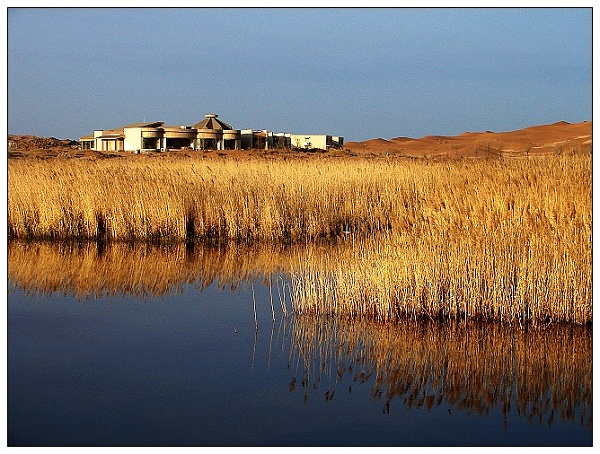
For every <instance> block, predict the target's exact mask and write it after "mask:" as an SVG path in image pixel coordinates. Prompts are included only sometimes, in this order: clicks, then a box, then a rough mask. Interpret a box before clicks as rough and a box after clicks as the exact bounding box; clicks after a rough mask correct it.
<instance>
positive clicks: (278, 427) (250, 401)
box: [8, 248, 592, 446]
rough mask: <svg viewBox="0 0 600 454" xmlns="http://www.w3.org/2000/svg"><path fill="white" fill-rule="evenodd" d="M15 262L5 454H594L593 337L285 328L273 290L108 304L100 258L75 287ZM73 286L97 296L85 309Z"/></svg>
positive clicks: (169, 293)
mask: <svg viewBox="0 0 600 454" xmlns="http://www.w3.org/2000/svg"><path fill="white" fill-rule="evenodd" d="M17 252H18V254H17ZM17 252H15V250H13V251H12V256H11V251H10V250H9V283H8V445H9V446H278V445H280V446H304V445H312V446H329V445H334V446H363V445H368V446H377V445H386V446H440V445H442V446H591V445H592V367H591V343H592V341H591V338H592V336H591V330H590V329H587V330H585V329H575V328H573V327H570V328H559V327H556V328H553V329H551V330H549V329H546V330H530V331H529V332H524V331H523V330H518V329H506V328H502V329H499V328H493V327H480V326H465V325H456V324H442V325H440V324H436V323H417V322H407V323H404V324H399V325H393V326H391V325H385V326H382V325H377V324H372V323H368V322H362V323H361V322H356V321H354V322H352V321H343V320H326V319H311V318H309V317H304V318H298V317H292V316H290V315H288V316H287V317H284V316H283V314H282V308H281V304H280V299H279V294H278V290H281V289H280V287H279V286H271V287H269V286H267V285H265V284H264V283H263V279H259V278H254V279H247V280H242V281H241V282H236V283H228V284H223V282H222V281H221V282H219V279H217V278H215V279H213V278H212V277H216V276H217V275H218V273H216V274H211V276H212V277H211V279H209V280H207V279H206V275H203V277H202V279H200V278H199V279H198V280H196V281H194V279H190V278H186V279H184V281H183V282H179V283H177V284H176V285H175V288H171V289H167V290H166V291H164V292H157V291H156V288H155V291H139V290H140V288H146V290H147V289H148V288H152V285H153V284H152V283H153V282H154V283H155V282H156V279H157V278H156V277H148V280H147V281H145V282H146V283H145V284H144V285H141V284H140V282H144V278H139V279H138V278H135V279H137V280H135V282H133V283H132V282H129V283H128V284H127V285H126V286H129V287H128V288H130V291H124V290H123V288H120V289H119V290H118V291H116V292H115V291H114V283H111V280H110V276H109V274H103V273H106V272H105V271H103V269H104V268H103V266H104V265H106V263H104V265H103V264H102V263H101V262H100V261H101V260H106V257H105V256H104V259H103V258H101V257H100V256H94V257H95V258H94V259H93V260H91V262H90V263H92V265H93V266H91V267H90V269H91V270H94V269H95V270H96V272H95V273H93V272H92V274H90V277H88V278H87V279H84V276H82V275H77V276H79V277H77V276H76V275H75V274H70V273H75V271H74V270H66V269H60V270H57V267H56V266H50V264H52V263H53V262H52V260H55V259H56V258H55V257H51V255H52V254H49V253H48V252H47V251H45V250H40V249H33V250H32V249H30V248H25V249H23V250H19V251H17ZM72 254H77V257H80V256H81V254H82V252H81V251H79V252H73V251H69V252H65V251H61V252H60V254H59V255H60V257H59V258H60V259H61V260H68V261H70V263H74V262H75V261H76V260H75V257H76V256H75V255H72ZM161 257H162V258H161ZM213 258H214V257H213ZM163 259H164V256H158V257H156V256H153V255H152V254H149V253H145V255H144V258H143V259H140V260H132V261H131V263H138V262H139V263H142V262H143V261H144V260H148V261H147V262H145V263H150V262H151V263H161V260H163ZM44 260H45V261H46V262H45V263H46V265H45V266H44V267H42V266H41V265H39V264H40V262H44ZM209 262H210V260H209ZM128 263H129V262H128ZM220 263H221V264H223V262H222V261H221V262H220ZM19 264H22V265H19ZM111 264H112V265H115V263H114V262H111ZM120 266H121V268H120V272H121V273H122V274H126V275H128V276H134V275H135V276H149V275H150V273H149V269H136V268H135V267H136V266H137V265H131V266H132V267H130V265H127V266H125V265H123V264H122V263H121V265H120ZM166 266H167V265H164V267H165V268H163V269H166ZM42 268H43V269H48V276H45V277H44V276H42V275H43V271H42ZM83 268H85V266H84V264H83V262H82V263H80V264H78V265H77V269H79V270H81V269H83ZM107 268H111V267H110V266H108V267H107ZM160 268H161V267H160V266H159V269H160ZM25 269H27V272H25V271H24V270H25ZM224 269H225V268H221V272H222V273H223V270H224ZM138 272H139V273H140V274H136V273H138ZM61 274H62V276H63V277H61V276H60V275H61ZM57 275H58V277H56V276H57ZM163 275H164V273H163ZM27 276H30V277H27ZM65 276H68V279H67V278H65ZM91 276H93V277H91ZM53 279H58V281H61V279H62V281H61V282H63V285H62V286H61V285H59V284H56V282H54V281H53ZM77 279H80V280H81V282H91V281H92V280H93V279H96V280H99V282H105V285H106V287H107V288H105V289H104V290H105V292H104V293H103V292H99V291H98V290H99V288H101V287H102V285H100V284H98V283H97V282H96V281H94V284H93V286H94V291H93V292H91V294H89V295H88V296H87V297H86V296H85V292H83V291H79V290H78V289H77V286H75V285H74V284H73V283H74V282H75V281H77ZM228 279H229V278H228ZM225 280H226V281H227V279H225ZM50 281H52V282H50ZM200 281H202V282H200ZM209 281H210V282H209ZM278 282H279V281H278ZM81 285H83V284H79V286H80V287H81ZM89 285H92V284H89ZM232 286H233V287H234V288H233V289H231V287H232ZM167 287H168V286H167ZM111 288H112V292H111ZM162 288H165V287H164V286H163V287H162ZM132 289H133V290H132ZM88 290H89V289H88ZM281 291H283V290H281ZM113 293H114V294H113ZM272 296H273V299H271V297H272ZM253 301H256V319H257V321H258V331H256V329H255V315H254V303H253ZM271 301H274V306H273V307H274V309H275V318H276V320H275V322H273V321H272V308H271ZM287 304H288V308H289V301H287Z"/></svg>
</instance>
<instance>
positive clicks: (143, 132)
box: [79, 114, 344, 153]
mask: <svg viewBox="0 0 600 454" xmlns="http://www.w3.org/2000/svg"><path fill="white" fill-rule="evenodd" d="M79 140H80V143H81V148H82V149H83V150H96V151H130V152H135V153H142V152H152V151H166V150H182V149H192V150H240V149H243V150H248V149H263V150H268V149H282V148H297V149H322V150H328V149H329V148H331V147H333V148H341V147H342V146H343V143H344V139H343V137H339V136H330V135H307V134H291V133H284V132H279V133H274V132H273V131H269V130H267V129H261V130H254V129H242V130H239V129H234V128H233V127H232V126H231V125H229V124H227V123H225V122H224V121H222V120H220V119H219V118H218V115H216V114H206V115H205V116H204V120H202V121H200V122H198V123H196V124H195V125H193V126H185V125H184V126H165V125H164V122H162V121H156V122H149V123H146V122H144V123H134V124H131V125H127V126H122V127H119V128H114V129H104V130H96V131H94V133H93V134H92V135H89V136H85V137H81V138H80V139H79Z"/></svg>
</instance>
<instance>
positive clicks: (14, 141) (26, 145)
mask: <svg viewBox="0 0 600 454" xmlns="http://www.w3.org/2000/svg"><path fill="white" fill-rule="evenodd" d="M78 146H79V142H77V141H75V140H70V139H57V138H56V137H36V136H27V135H23V136H18V135H11V134H9V135H8V149H9V150H11V151H12V150H34V149H36V150H49V149H51V148H65V147H66V148H71V147H78Z"/></svg>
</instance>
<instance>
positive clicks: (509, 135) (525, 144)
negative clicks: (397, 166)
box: [344, 121, 592, 157]
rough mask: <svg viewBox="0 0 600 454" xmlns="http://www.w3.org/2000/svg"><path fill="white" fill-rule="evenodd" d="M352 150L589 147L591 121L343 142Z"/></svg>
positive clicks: (492, 152) (516, 151)
mask: <svg viewBox="0 0 600 454" xmlns="http://www.w3.org/2000/svg"><path fill="white" fill-rule="evenodd" d="M344 148H346V149H348V150H350V151H351V152H353V153H354V154H361V155H363V154H364V155H369V154H376V155H379V154H390V155H398V156H414V157H423V156H430V157H434V156H465V157H476V156H477V157H481V156H498V155H502V156H519V155H527V154H536V155H537V154H558V153H562V152H572V151H576V152H579V151H584V152H585V151H591V148H592V122H588V121H585V122H582V123H575V124H571V123H567V122H565V121H559V122H557V123H552V124H549V125H541V126H531V127H529V128H525V129H520V130H517V131H510V132H491V131H485V132H465V133H462V134H460V135H458V136H425V137H422V138H420V139H412V138H410V137H396V138H393V139H390V140H385V139H381V138H378V139H371V140H366V141H364V142H346V143H345V144H344Z"/></svg>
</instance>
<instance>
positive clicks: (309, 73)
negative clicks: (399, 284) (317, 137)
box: [7, 2, 592, 141]
mask: <svg viewBox="0 0 600 454" xmlns="http://www.w3.org/2000/svg"><path fill="white" fill-rule="evenodd" d="M215 4H218V2H215ZM7 24H8V55H7V66H8V133H9V134H32V135H37V136H46V137H48V136H54V137H58V138H71V139H78V138H79V137H81V136H84V135H88V134H91V133H92V131H93V130H94V129H109V128H113V127H117V126H123V125H126V124H130V123H136V122H140V121H164V122H165V124H166V125H168V126H171V125H184V124H185V125H191V124H194V123H197V122H198V121H200V120H201V119H203V118H204V114H205V113H216V114H218V115H219V118H221V119H223V120H224V121H226V122H227V123H230V124H231V125H232V126H233V127H234V128H236V129H245V128H252V129H269V130H272V131H275V132H291V133H298V134H308V133H310V134H332V135H342V136H344V138H345V140H346V141H351V140H366V139H370V138H375V137H382V138H385V139H389V138H393V137H397V136H408V137H415V138H416V137H422V136H425V135H430V134H444V135H455V134H460V133H463V132H466V131H484V130H491V131H496V132H498V131H510V130H515V129H521V128H524V127H527V126H533V125H538V124H547V123H553V122H556V121H561V120H564V121H568V122H570V123H578V122H581V121H585V120H592V9H591V8H579V9H577V8H559V9H548V8H533V9H525V8H509V9H499V8H483V9H474V8H468V9H456V8H450V9H444V8H434V9H429V8H416V9H405V8H391V9H387V8H366V9H357V8H339V9H337V8H333V9H321V8H306V9H302V8H301V9H292V8H289V9H288V8H225V9H221V8H217V9H203V8H202V9H193V8H172V9H157V8H150V9H147V8H129V9H104V8H81V9H77V8H75V9H72V8H50V9H43V8H40V9H38V8H9V10H8V21H7Z"/></svg>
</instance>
